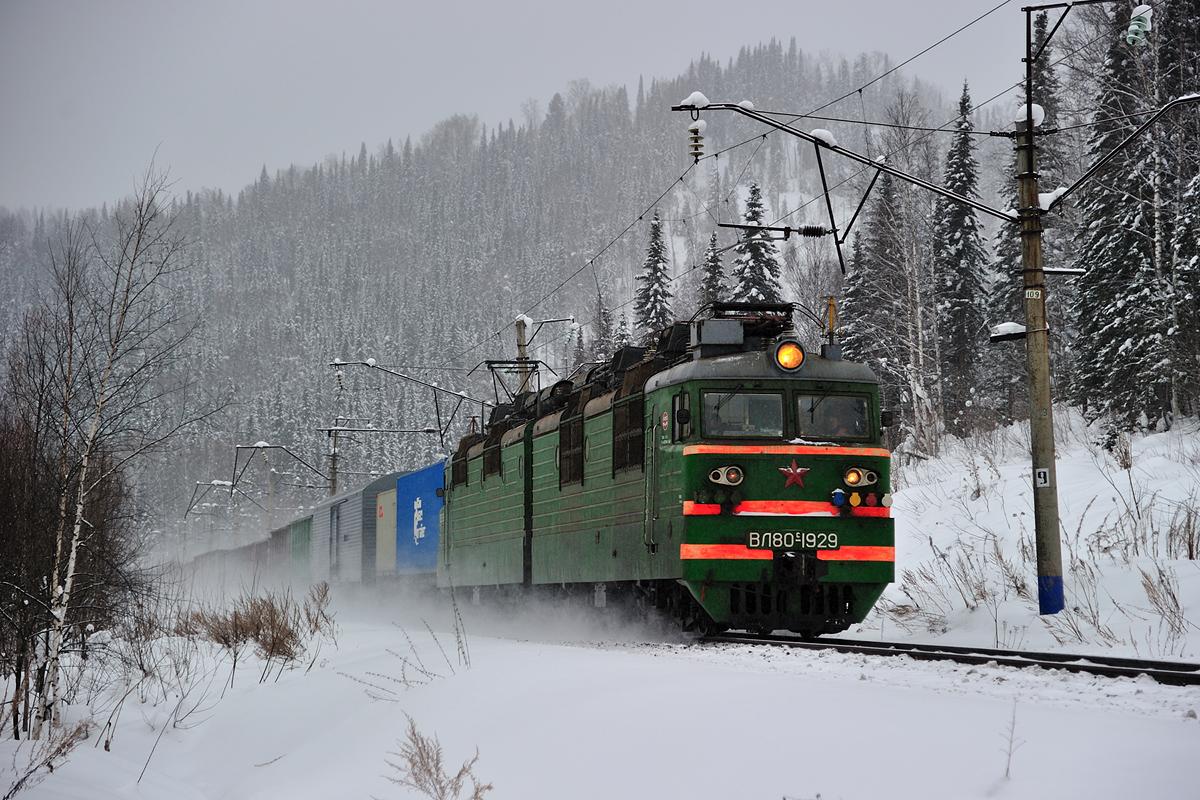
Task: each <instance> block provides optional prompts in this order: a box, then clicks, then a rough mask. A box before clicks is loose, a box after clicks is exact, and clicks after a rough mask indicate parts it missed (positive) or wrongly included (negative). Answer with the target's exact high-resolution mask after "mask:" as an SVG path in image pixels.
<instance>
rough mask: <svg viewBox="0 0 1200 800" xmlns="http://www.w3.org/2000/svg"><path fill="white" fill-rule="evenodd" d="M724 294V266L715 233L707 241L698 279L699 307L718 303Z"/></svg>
mask: <svg viewBox="0 0 1200 800" xmlns="http://www.w3.org/2000/svg"><path fill="white" fill-rule="evenodd" d="M724 294H725V265H724V264H722V263H721V253H720V252H719V249H718V247H717V233H716V231H713V235H712V236H710V237H709V239H708V248H707V249H706V250H705V251H704V265H703V268H702V275H701V278H700V305H702V306H703V305H708V304H710V303H717V302H720V301H721V299H722V298H723V296H724Z"/></svg>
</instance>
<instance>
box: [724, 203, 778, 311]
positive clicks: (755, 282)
mask: <svg viewBox="0 0 1200 800" xmlns="http://www.w3.org/2000/svg"><path fill="white" fill-rule="evenodd" d="M765 218H766V207H765V205H764V203H763V197H762V189H761V188H759V185H758V184H757V183H755V182H751V183H750V190H749V193H748V195H747V197H746V210H745V212H744V213H743V215H742V219H743V220H744V221H745V223H746V224H747V225H766V224H767V223H766V221H765ZM735 250H736V252H737V257H736V258H734V260H733V288H732V289H731V290H730V298H731V299H732V300H734V301H736V302H740V303H779V302H782V300H783V296H782V293H781V291H780V288H779V256H778V253H777V251H776V249H775V242H773V241H772V240H771V237H770V234H768V233H767V231H743V232H742V239H741V241H740V242H738V244H737V247H736V248H735Z"/></svg>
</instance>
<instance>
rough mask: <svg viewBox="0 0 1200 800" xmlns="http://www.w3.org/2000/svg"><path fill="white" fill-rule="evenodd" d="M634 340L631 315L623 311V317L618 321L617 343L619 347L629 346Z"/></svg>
mask: <svg viewBox="0 0 1200 800" xmlns="http://www.w3.org/2000/svg"><path fill="white" fill-rule="evenodd" d="M632 341H633V334H632V333H630V331H629V317H627V316H625V312H624V311H622V312H621V319H620V321H618V323H617V333H616V344H617V348H618V349H619V348H622V347H628V346H629V344H630V343H631V342H632Z"/></svg>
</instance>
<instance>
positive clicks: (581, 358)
mask: <svg viewBox="0 0 1200 800" xmlns="http://www.w3.org/2000/svg"><path fill="white" fill-rule="evenodd" d="M588 360H589V359H588V352H587V348H586V347H585V346H584V344H583V326H582V325H578V326H576V327H575V345H574V347H572V349H571V372H574V371H575V370H577V369H579V367H580V366H582V365H583V364H584V363H586V362H587V361H588Z"/></svg>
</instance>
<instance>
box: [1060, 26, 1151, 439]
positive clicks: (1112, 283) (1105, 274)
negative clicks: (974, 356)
mask: <svg viewBox="0 0 1200 800" xmlns="http://www.w3.org/2000/svg"><path fill="white" fill-rule="evenodd" d="M1128 21H1129V8H1127V7H1125V6H1118V9H1117V19H1116V21H1115V27H1116V28H1117V29H1118V30H1120V29H1123V28H1124V27H1126V26H1127V25H1128ZM1138 59H1139V55H1138V53H1137V52H1135V51H1134V50H1133V49H1132V48H1130V47H1129V46H1128V45H1126V44H1125V42H1124V40H1123V39H1121V38H1120V37H1113V41H1112V43H1111V44H1110V45H1109V48H1108V55H1107V58H1106V59H1105V63H1104V65H1103V67H1102V78H1101V87H1102V88H1101V90H1100V96H1099V97H1098V98H1097V103H1096V106H1097V111H1096V120H1097V121H1096V124H1095V126H1094V127H1093V132H1092V138H1091V143H1090V144H1091V147H1090V153H1089V155H1090V158H1091V159H1097V158H1099V157H1100V156H1102V155H1104V154H1105V153H1108V152H1109V151H1110V150H1111V149H1112V148H1113V147H1114V146H1115V145H1116V144H1117V143H1118V142H1120V141H1121V140H1123V139H1124V138H1125V137H1126V136H1128V134H1129V133H1131V132H1132V130H1133V128H1134V126H1135V125H1136V124H1137V123H1136V122H1135V121H1133V120H1130V119H1114V118H1119V117H1128V116H1129V115H1131V114H1133V113H1134V112H1137V111H1141V110H1142V109H1141V108H1140V107H1139V104H1138V102H1137V96H1136V94H1135V93H1134V92H1133V91H1132V87H1134V86H1135V85H1136V80H1137V75H1138V70H1139V69H1140V68H1141V67H1142V65H1140V64H1139V63H1138ZM1147 161H1148V152H1147V143H1146V140H1145V139H1139V140H1135V141H1134V142H1133V143H1131V145H1130V146H1128V147H1127V148H1126V149H1124V150H1122V151H1121V153H1120V154H1119V155H1117V157H1116V158H1114V159H1113V160H1112V161H1111V162H1109V165H1108V167H1106V169H1105V170H1104V171H1103V172H1102V173H1101V174H1099V175H1098V176H1097V180H1095V181H1092V182H1090V183H1088V184H1085V186H1084V188H1083V192H1082V194H1083V201H1082V207H1083V216H1084V223H1085V227H1084V234H1083V240H1082V243H1081V247H1080V252H1079V264H1080V266H1081V267H1083V269H1084V270H1086V272H1085V273H1084V274H1083V276H1082V277H1081V278H1080V280H1079V287H1080V304H1079V305H1080V337H1079V345H1080V374H1079V382H1078V391H1079V397H1078V399H1079V400H1081V401H1082V402H1083V404H1084V405H1085V406H1086V407H1087V408H1088V410H1089V412H1090V413H1091V414H1092V415H1098V414H1105V415H1107V416H1108V417H1109V419H1110V421H1111V423H1112V424H1114V425H1116V426H1119V427H1122V428H1131V427H1134V426H1136V425H1137V424H1138V423H1139V421H1140V420H1141V419H1142V418H1143V417H1145V418H1146V419H1148V420H1153V419H1156V418H1157V417H1158V416H1160V415H1161V414H1162V413H1163V412H1164V411H1165V406H1166V403H1167V399H1168V395H1169V382H1170V374H1169V370H1166V369H1164V367H1166V366H1168V364H1169V358H1168V354H1167V352H1166V333H1167V331H1166V330H1165V329H1163V327H1162V322H1163V321H1164V317H1165V315H1164V314H1163V313H1162V306H1163V304H1164V300H1163V292H1162V291H1161V287H1160V286H1159V285H1158V281H1156V277H1155V274H1154V272H1155V265H1154V252H1153V250H1154V247H1153V242H1154V231H1153V219H1152V215H1150V214H1147V213H1146V212H1147V209H1148V208H1149V205H1148V203H1149V202H1150V200H1151V198H1150V197H1149V189H1148V186H1147V184H1146V181H1145V180H1144V178H1145V173H1146V169H1147V167H1148V164H1147Z"/></svg>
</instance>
